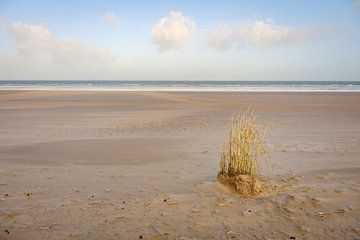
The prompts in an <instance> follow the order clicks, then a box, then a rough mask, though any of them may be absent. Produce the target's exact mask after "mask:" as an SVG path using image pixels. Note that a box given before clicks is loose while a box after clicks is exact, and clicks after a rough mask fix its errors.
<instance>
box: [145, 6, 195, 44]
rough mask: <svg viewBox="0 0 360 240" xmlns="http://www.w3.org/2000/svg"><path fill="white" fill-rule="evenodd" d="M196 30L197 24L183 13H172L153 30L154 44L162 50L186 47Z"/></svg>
mask: <svg viewBox="0 0 360 240" xmlns="http://www.w3.org/2000/svg"><path fill="white" fill-rule="evenodd" d="M193 30H195V22H194V21H193V20H191V19H190V18H188V17H185V16H184V15H183V14H182V13H181V12H174V11H172V12H170V13H169V14H168V16H166V17H165V18H162V19H161V20H160V21H159V22H158V23H157V24H156V25H155V26H154V27H153V29H152V39H153V42H154V43H155V44H156V45H158V46H159V48H160V50H168V49H172V48H182V47H184V45H185V43H186V41H187V40H188V39H189V37H190V34H191V32H192V31H193Z"/></svg>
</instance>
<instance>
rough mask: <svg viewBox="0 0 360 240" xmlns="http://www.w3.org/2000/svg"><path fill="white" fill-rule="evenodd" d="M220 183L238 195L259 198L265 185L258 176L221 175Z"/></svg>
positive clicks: (219, 177)
mask: <svg viewBox="0 0 360 240" xmlns="http://www.w3.org/2000/svg"><path fill="white" fill-rule="evenodd" d="M217 178H218V181H219V182H220V183H222V184H226V185H229V186H231V187H232V188H233V189H234V190H235V191H236V192H237V193H239V194H241V195H245V196H258V195H260V194H261V193H262V192H263V184H262V183H261V181H259V180H258V179H257V178H256V176H251V175H241V174H238V175H234V176H228V175H226V174H219V175H218V177H217Z"/></svg>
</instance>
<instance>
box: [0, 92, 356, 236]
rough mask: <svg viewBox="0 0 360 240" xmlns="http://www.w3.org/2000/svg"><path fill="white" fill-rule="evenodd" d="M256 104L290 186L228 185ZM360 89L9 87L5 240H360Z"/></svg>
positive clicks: (270, 176)
mask: <svg viewBox="0 0 360 240" xmlns="http://www.w3.org/2000/svg"><path fill="white" fill-rule="evenodd" d="M249 105H251V106H253V107H255V108H256V110H257V114H258V121H259V122H260V124H263V125H266V124H272V125H273V130H272V131H270V133H269V134H268V138H267V146H268V148H269V150H270V152H271V157H270V160H271V164H272V167H270V168H268V169H266V168H264V167H263V169H262V170H263V171H262V174H263V175H264V178H265V179H267V180H268V181H271V182H272V183H273V184H275V185H277V186H278V189H277V190H276V191H272V192H270V193H269V194H267V195H264V196H261V197H259V198H245V197H240V196H238V195H234V194H233V193H231V192H230V191H229V190H228V189H227V188H225V187H224V186H222V185H220V184H218V183H217V182H216V175H217V171H218V161H219V147H220V143H221V139H222V138H224V137H226V136H227V132H228V124H229V120H230V117H231V115H232V112H234V111H235V112H236V111H238V110H239V109H245V108H247V107H248V106H249ZM359 157H360V94H359V93H165V92H156V93H155V92H143V93H135V92H134V93H127V92H62V91H0V230H1V231H0V239H139V238H143V239H360V204H359V203H360V159H359Z"/></svg>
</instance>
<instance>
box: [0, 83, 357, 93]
mask: <svg viewBox="0 0 360 240" xmlns="http://www.w3.org/2000/svg"><path fill="white" fill-rule="evenodd" d="M0 90H69V91H181V92H183V91H184V92H360V81H225V80H224V81H145V80H144V81H123V80H122V81H117V80H112V81H109V80H76V81H72V80H0Z"/></svg>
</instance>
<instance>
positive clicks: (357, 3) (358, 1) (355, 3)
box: [354, 0, 360, 8]
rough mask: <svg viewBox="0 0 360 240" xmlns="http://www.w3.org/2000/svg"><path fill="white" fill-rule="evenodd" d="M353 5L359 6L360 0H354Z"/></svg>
mask: <svg viewBox="0 0 360 240" xmlns="http://www.w3.org/2000/svg"><path fill="white" fill-rule="evenodd" d="M354 7H356V8H360V0H356V1H355V2H354Z"/></svg>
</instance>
